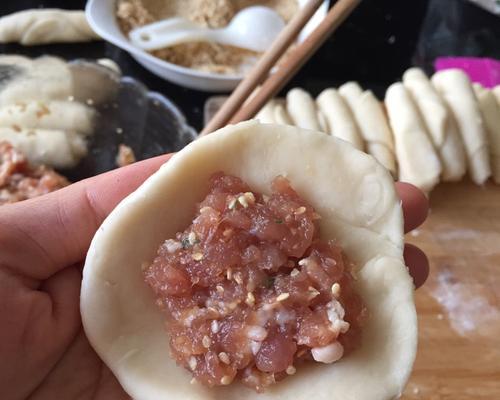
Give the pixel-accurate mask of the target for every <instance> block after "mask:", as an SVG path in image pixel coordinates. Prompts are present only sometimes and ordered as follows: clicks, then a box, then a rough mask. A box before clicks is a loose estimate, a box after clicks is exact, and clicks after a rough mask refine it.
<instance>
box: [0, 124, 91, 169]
mask: <svg viewBox="0 0 500 400" xmlns="http://www.w3.org/2000/svg"><path fill="white" fill-rule="evenodd" d="M3 140H5V141H7V142H9V143H11V144H12V145H13V146H14V147H15V148H17V149H19V150H20V151H22V152H23V153H24V154H26V157H28V160H29V161H30V162H31V163H33V164H35V165H38V164H45V165H49V166H51V167H54V168H71V167H74V166H75V165H76V164H77V163H78V161H80V159H81V158H82V157H83V156H84V155H85V154H86V153H87V146H86V143H85V140H84V139H83V138H82V137H81V136H80V135H78V134H76V133H75V132H63V131H60V130H47V129H21V130H17V129H12V128H2V127H0V142H1V141H3Z"/></svg>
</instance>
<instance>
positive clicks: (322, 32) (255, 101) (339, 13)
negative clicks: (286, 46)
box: [229, 0, 361, 124]
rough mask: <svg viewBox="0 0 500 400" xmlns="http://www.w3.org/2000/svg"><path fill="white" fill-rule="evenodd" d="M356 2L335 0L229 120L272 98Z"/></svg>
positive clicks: (250, 112) (238, 119)
mask: <svg viewBox="0 0 500 400" xmlns="http://www.w3.org/2000/svg"><path fill="white" fill-rule="evenodd" d="M360 2H361V0H338V1H337V2H336V3H335V5H334V6H333V7H332V8H331V9H330V11H329V12H328V14H327V16H326V17H325V19H324V20H323V21H322V22H321V23H320V24H319V25H318V27H317V28H316V29H315V30H314V31H313V32H312V33H311V34H310V35H309V36H308V37H307V39H306V40H304V42H302V43H301V44H300V45H298V46H297V47H295V48H294V49H293V50H292V51H291V52H290V54H289V55H288V58H287V60H286V61H285V62H284V63H283V64H282V65H280V66H279V68H278V70H277V71H276V72H275V73H273V74H272V75H271V76H270V77H269V78H268V79H267V80H266V81H265V82H264V84H263V85H262V87H261V88H260V89H259V91H258V92H257V94H256V95H255V96H253V97H252V98H251V99H250V100H249V101H248V102H247V103H246V104H245V105H244V106H243V107H242V108H241V109H239V111H237V112H236V113H235V114H234V115H233V117H232V118H231V119H230V120H229V123H231V124H236V123H238V122H241V121H246V120H248V119H250V118H253V117H254V116H255V114H257V113H258V112H259V110H260V109H261V108H262V107H263V106H264V105H265V104H266V103H267V102H268V101H269V100H270V99H271V98H272V97H274V96H276V95H277V94H278V92H279V91H280V90H281V89H283V87H284V86H285V85H286V84H287V83H288V81H290V79H291V78H292V77H293V76H294V75H295V74H296V73H297V72H298V71H299V69H300V68H301V67H302V66H303V65H304V64H305V63H306V62H307V60H309V58H311V56H312V55H313V54H314V53H315V52H316V50H317V49H318V48H319V47H320V46H321V45H322V44H323V42H324V41H325V40H326V39H327V38H328V37H329V36H330V35H331V34H332V33H333V32H334V31H335V30H336V29H337V28H338V27H339V26H340V25H341V24H342V22H344V20H345V19H346V18H347V17H348V16H349V15H350V14H351V12H352V11H353V10H354V9H355V8H356V6H357V5H358V4H359V3H360Z"/></svg>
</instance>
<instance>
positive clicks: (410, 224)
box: [396, 182, 429, 233]
mask: <svg viewBox="0 0 500 400" xmlns="http://www.w3.org/2000/svg"><path fill="white" fill-rule="evenodd" d="M396 191H397V192H398V195H399V198H400V199H401V201H402V204H403V216H404V221H405V233H407V232H410V231H411V230H413V229H415V228H417V227H419V226H420V225H422V223H423V222H424V221H425V219H426V218H427V214H428V213H429V201H428V200H427V197H425V195H424V193H423V192H422V191H421V190H420V189H418V188H417V187H415V186H413V185H412V184H410V183H405V182H396Z"/></svg>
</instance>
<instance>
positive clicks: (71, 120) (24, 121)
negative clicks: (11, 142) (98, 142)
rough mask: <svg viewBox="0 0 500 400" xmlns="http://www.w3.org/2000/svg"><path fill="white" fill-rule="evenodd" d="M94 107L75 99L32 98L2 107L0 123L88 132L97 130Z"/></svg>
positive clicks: (32, 127) (3, 124) (84, 133)
mask: <svg viewBox="0 0 500 400" xmlns="http://www.w3.org/2000/svg"><path fill="white" fill-rule="evenodd" d="M94 118H95V111H94V110H93V109H92V108H90V107H87V106H86V105H84V104H81V103H77V102H73V101H60V100H55V101H50V102H41V101H29V102H26V103H17V104H12V105H9V106H6V107H3V108H0V126H3V127H16V126H17V127H21V128H27V129H38V128H41V129H56V130H63V131H77V132H78V133H81V134H83V135H85V136H87V135H90V134H91V133H92V132H93V130H94Z"/></svg>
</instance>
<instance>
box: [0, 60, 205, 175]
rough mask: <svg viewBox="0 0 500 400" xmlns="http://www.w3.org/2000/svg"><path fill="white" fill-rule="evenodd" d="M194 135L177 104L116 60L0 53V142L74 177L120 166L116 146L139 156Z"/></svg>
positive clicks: (178, 144)
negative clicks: (126, 71)
mask: <svg viewBox="0 0 500 400" xmlns="http://www.w3.org/2000/svg"><path fill="white" fill-rule="evenodd" d="M195 136H196V132H195V131H194V130H193V129H192V128H191V127H190V126H189V125H188V124H187V122H186V119H185V118H184V116H183V115H182V113H181V112H180V111H179V109H178V108H177V107H176V105H175V104H173V103H172V102H171V101H170V100H168V99H167V98H166V97H164V96H163V95H161V94H158V93H155V92H150V91H149V90H148V88H146V87H145V86H144V85H143V84H142V83H141V82H139V81H137V80H135V79H133V78H130V77H126V76H122V75H121V73H120V71H119V69H118V68H117V66H116V65H114V64H113V63H110V62H107V61H102V62H101V63H97V62H94V61H88V60H74V61H71V62H69V63H66V62H65V61H63V60H61V59H58V58H55V57H49V56H45V57H40V58H37V59H30V58H26V57H22V56H8V55H2V56H0V141H1V140H6V141H9V142H11V143H12V144H13V145H14V146H15V147H17V148H19V149H20V150H21V151H22V152H24V153H25V154H26V155H27V157H28V159H29V160H30V162H32V163H34V164H45V165H49V166H51V167H54V168H56V169H57V170H58V171H60V172H61V173H62V174H63V175H65V176H66V177H67V178H68V179H70V180H71V181H76V180H80V179H83V178H86V177H90V176H93V175H96V174H99V173H101V172H105V171H108V170H111V169H114V168H116V167H117V166H119V165H118V164H119V162H118V164H117V155H118V152H119V148H120V147H121V145H125V146H127V149H131V151H132V154H133V158H135V159H137V160H141V159H146V158H149V157H153V156H156V155H160V154H164V153H167V152H172V151H176V150H179V149H181V148H182V147H184V146H185V145H186V144H187V143H189V142H190V141H191V140H193V139H194V138H195Z"/></svg>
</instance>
